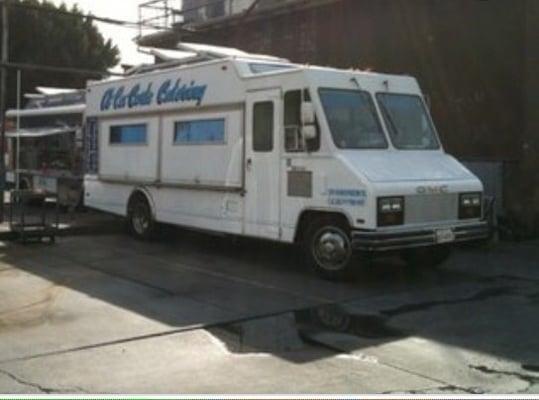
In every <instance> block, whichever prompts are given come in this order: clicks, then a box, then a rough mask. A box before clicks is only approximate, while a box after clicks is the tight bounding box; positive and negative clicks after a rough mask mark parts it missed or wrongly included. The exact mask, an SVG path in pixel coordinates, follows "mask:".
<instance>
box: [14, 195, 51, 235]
mask: <svg viewBox="0 0 539 400" xmlns="http://www.w3.org/2000/svg"><path fill="white" fill-rule="evenodd" d="M10 203H11V206H10V213H9V226H10V229H11V231H12V232H14V233H15V234H16V235H17V240H19V241H20V242H22V243H28V242H42V241H43V239H48V240H49V242H50V243H51V244H52V243H55V241H56V235H57V233H58V227H59V206H58V198H57V196H56V195H50V194H47V193H45V192H41V191H33V190H13V191H11V193H10ZM52 203H54V204H52Z"/></svg>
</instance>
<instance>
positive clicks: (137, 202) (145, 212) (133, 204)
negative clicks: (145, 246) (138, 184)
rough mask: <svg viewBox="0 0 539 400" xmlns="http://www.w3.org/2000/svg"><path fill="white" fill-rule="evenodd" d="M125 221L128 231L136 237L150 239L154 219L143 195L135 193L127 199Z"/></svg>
mask: <svg viewBox="0 0 539 400" xmlns="http://www.w3.org/2000/svg"><path fill="white" fill-rule="evenodd" d="M127 222H128V227H129V232H130V233H131V234H132V235H133V236H134V237H136V238H137V239H142V240H150V239H151V238H152V237H153V236H154V233H155V221H154V219H153V215H152V209H151V207H150V204H149V203H148V200H147V199H146V197H145V196H144V195H135V196H134V197H133V198H132V199H131V200H130V201H129V207H128V213H127Z"/></svg>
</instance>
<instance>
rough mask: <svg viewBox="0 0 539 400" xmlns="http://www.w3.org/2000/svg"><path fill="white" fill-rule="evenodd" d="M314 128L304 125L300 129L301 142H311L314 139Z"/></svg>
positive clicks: (315, 133) (313, 126)
mask: <svg viewBox="0 0 539 400" xmlns="http://www.w3.org/2000/svg"><path fill="white" fill-rule="evenodd" d="M316 135H317V132H316V126H315V125H305V126H303V127H302V128H301V136H302V137H303V140H313V139H316Z"/></svg>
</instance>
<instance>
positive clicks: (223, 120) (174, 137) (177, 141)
mask: <svg viewBox="0 0 539 400" xmlns="http://www.w3.org/2000/svg"><path fill="white" fill-rule="evenodd" d="M207 122H219V123H222V135H221V136H222V138H220V139H219V140H197V139H196V138H193V139H191V140H185V139H184V140H181V139H177V135H178V133H179V130H178V128H179V126H180V124H197V123H207ZM226 130H227V127H226V118H224V117H222V118H206V119H192V120H182V121H175V122H174V131H173V133H172V144H173V145H174V146H201V145H224V144H226Z"/></svg>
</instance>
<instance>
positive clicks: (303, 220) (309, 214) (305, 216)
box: [294, 210, 350, 243]
mask: <svg viewBox="0 0 539 400" xmlns="http://www.w3.org/2000/svg"><path fill="white" fill-rule="evenodd" d="M317 218H329V219H334V220H338V221H340V222H342V223H343V224H345V225H346V226H350V221H349V220H348V218H347V217H346V215H344V214H342V213H338V212H330V211H319V210H305V211H303V212H302V213H301V215H300V216H299V219H298V223H297V225H296V235H295V237H294V242H296V243H297V242H300V241H301V240H302V239H303V233H304V232H305V229H307V227H308V226H309V224H310V223H311V221H313V220H314V219H317Z"/></svg>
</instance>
